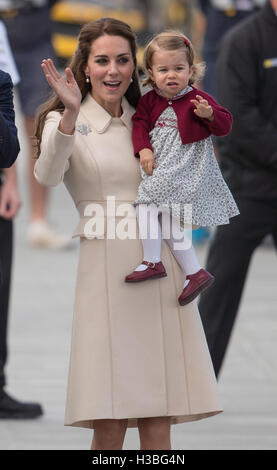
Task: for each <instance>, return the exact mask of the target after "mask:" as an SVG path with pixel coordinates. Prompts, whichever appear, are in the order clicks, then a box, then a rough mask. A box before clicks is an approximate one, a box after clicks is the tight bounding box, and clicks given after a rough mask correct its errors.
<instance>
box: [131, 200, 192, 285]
mask: <svg viewBox="0 0 277 470" xmlns="http://www.w3.org/2000/svg"><path fill="white" fill-rule="evenodd" d="M136 213H137V219H138V224H139V233H140V238H141V242H142V246H143V255H144V256H143V259H144V260H145V261H151V262H152V263H158V262H159V261H161V245H162V234H163V235H164V237H165V240H166V242H167V244H168V246H169V247H170V250H171V252H172V254H173V255H174V257H175V259H176V261H177V262H178V263H179V265H180V267H181V268H182V270H183V273H184V275H185V276H187V275H188V274H194V273H196V272H197V271H199V269H200V265H199V261H198V259H197V256H196V253H195V250H194V248H193V246H192V244H191V231H190V230H184V231H182V232H180V230H179V224H178V220H177V219H175V218H174V217H171V216H168V215H167V216H166V215H163V216H162V214H160V215H158V211H157V208H156V207H155V206H154V205H149V206H147V205H146V204H140V205H137V206H136ZM164 217H165V219H163V218H164ZM164 221H165V222H166V227H163V223H164ZM169 221H170V224H169ZM166 228H167V229H168V230H167V235H166V234H164V230H163V229H165V230H166ZM180 248H181V249H180ZM144 269H147V266H146V265H145V264H140V265H139V266H138V267H137V268H136V271H143V270H144Z"/></svg>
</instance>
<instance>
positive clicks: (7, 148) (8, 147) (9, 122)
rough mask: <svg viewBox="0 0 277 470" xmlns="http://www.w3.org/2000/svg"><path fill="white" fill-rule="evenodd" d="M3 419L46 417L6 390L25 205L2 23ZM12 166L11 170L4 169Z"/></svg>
mask: <svg viewBox="0 0 277 470" xmlns="http://www.w3.org/2000/svg"><path fill="white" fill-rule="evenodd" d="M0 51H1V52H0V167H2V169H1V168H0V419H4V418H6V419H13V418H21V419H25V418H34V417H37V416H39V415H41V414H42V410H41V407H40V405H39V404H37V403H22V402H20V401H18V400H16V399H14V398H12V397H11V396H10V395H9V394H8V393H7V392H6V391H5V387H6V378H5V372H4V368H5V364H6V361H7V325H8V308H9V297H10V281H11V263H12V247H13V222H12V221H13V218H14V217H15V216H16V215H17V213H18V210H19V208H20V205H21V200H20V195H19V191H18V185H17V177H16V168H15V163H14V164H13V162H14V161H15V159H16V157H17V155H18V152H19V143H18V139H17V129H16V127H15V123H14V108H13V96H12V87H13V84H12V80H11V78H10V75H9V74H8V73H6V72H4V71H3V70H2V69H3V68H4V69H5V70H8V71H9V72H10V73H11V74H12V78H13V80H14V83H17V82H18V79H19V77H18V74H17V71H16V67H15V65H14V61H13V57H12V55H11V53H10V49H9V45H8V42H7V37H6V32H5V28H4V25H3V24H2V23H1V21H0ZM4 166H9V168H4V169H3V167H4Z"/></svg>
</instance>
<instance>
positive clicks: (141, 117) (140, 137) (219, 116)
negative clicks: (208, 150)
mask: <svg viewBox="0 0 277 470" xmlns="http://www.w3.org/2000/svg"><path fill="white" fill-rule="evenodd" d="M196 95H201V96H203V98H205V99H206V100H207V101H208V103H209V104H210V106H212V108H213V112H214V120H213V121H212V122H211V121H209V120H208V119H202V118H199V117H198V116H196V114H195V113H194V112H193V110H194V109H195V105H194V104H193V103H191V102H190V100H191V99H195V98H196ZM167 106H172V107H173V109H174V111H175V113H176V115H177V120H178V129H179V133H180V137H181V140H182V143H183V144H190V143H192V142H198V141H199V140H202V139H205V138H207V137H209V136H210V135H211V134H213V135H216V136H223V135H226V134H229V132H230V131H231V128H232V115H231V113H230V112H229V111H228V110H227V109H225V108H223V107H222V106H220V105H219V104H218V103H217V102H216V101H215V100H214V99H213V98H212V97H211V96H210V95H208V93H205V92H204V91H202V90H198V89H197V88H195V87H192V90H191V91H189V92H188V93H186V94H185V95H183V96H181V97H178V98H175V99H174V98H173V99H172V100H171V99H168V98H165V97H163V96H161V95H159V94H158V92H157V91H156V90H155V89H153V90H151V91H149V92H148V93H146V94H145V95H144V96H142V97H141V99H140V101H139V104H138V106H137V109H136V112H135V114H134V115H133V117H132V121H133V132H132V139H133V146H134V153H135V155H136V156H137V157H138V156H139V155H138V152H139V151H140V150H142V149H144V148H149V149H151V150H153V148H152V146H151V143H150V138H149V132H150V131H151V130H152V129H153V127H154V125H155V122H156V121H157V119H158V117H159V116H160V115H161V113H162V112H163V111H164V110H165V109H166V108H167Z"/></svg>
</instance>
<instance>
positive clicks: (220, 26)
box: [198, 0, 265, 98]
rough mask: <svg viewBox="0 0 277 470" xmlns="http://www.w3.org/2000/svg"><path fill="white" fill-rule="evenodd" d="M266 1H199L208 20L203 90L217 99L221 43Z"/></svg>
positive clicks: (203, 49) (204, 41)
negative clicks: (218, 53) (217, 58)
mask: <svg viewBox="0 0 277 470" xmlns="http://www.w3.org/2000/svg"><path fill="white" fill-rule="evenodd" d="M264 3H265V0H198V4H199V6H200V7H201V10H202V12H203V13H204V15H205V18H206V31H205V34H204V40H203V47H202V56H203V60H204V61H205V62H206V64H207V72H206V74H205V77H204V80H203V89H204V90H205V91H207V93H210V94H211V95H212V96H213V97H214V98H216V96H217V95H216V78H215V66H216V57H217V52H218V48H219V45H220V41H221V40H222V38H223V37H224V35H225V33H227V31H228V30H229V29H230V28H232V27H234V26H235V25H237V24H238V23H239V22H240V21H242V20H244V19H245V18H247V17H248V16H249V15H250V14H252V13H253V12H255V11H257V10H258V9H259V8H260V7H261V6H262V5H263V4H264Z"/></svg>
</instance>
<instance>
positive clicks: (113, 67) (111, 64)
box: [108, 61, 118, 75]
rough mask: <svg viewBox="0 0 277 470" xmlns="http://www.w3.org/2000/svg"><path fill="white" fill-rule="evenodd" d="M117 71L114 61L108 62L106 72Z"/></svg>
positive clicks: (113, 73)
mask: <svg viewBox="0 0 277 470" xmlns="http://www.w3.org/2000/svg"><path fill="white" fill-rule="evenodd" d="M117 72H118V69H117V64H116V62H113V61H111V62H110V64H109V69H108V73H109V74H110V75H116V74H117Z"/></svg>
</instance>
